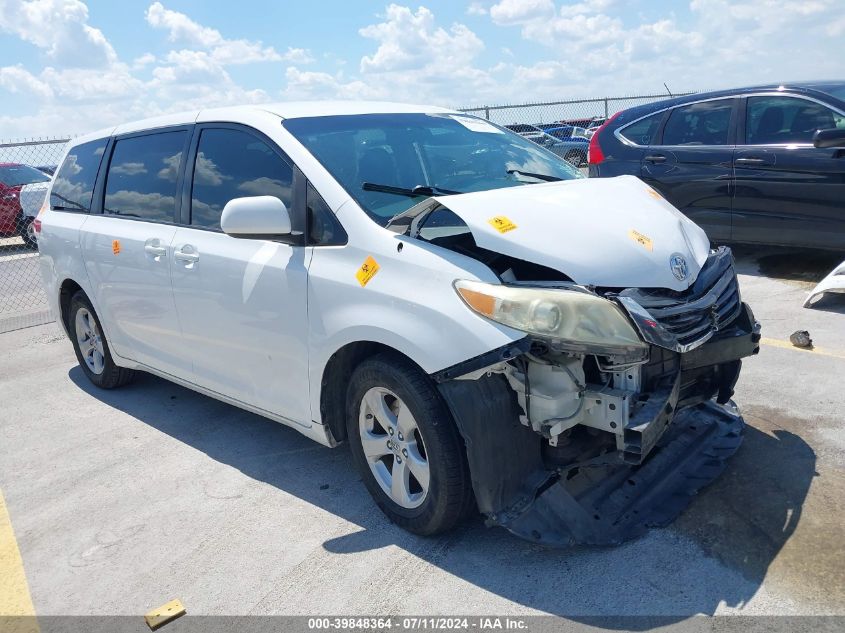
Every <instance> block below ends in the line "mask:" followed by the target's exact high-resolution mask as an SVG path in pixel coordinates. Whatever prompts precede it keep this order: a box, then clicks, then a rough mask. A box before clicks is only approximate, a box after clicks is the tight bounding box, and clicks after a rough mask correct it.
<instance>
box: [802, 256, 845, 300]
mask: <svg viewBox="0 0 845 633" xmlns="http://www.w3.org/2000/svg"><path fill="white" fill-rule="evenodd" d="M826 292H845V262H842V263H841V264H839V266H837V267H836V268H834V269H833V270H832V271H831V272H830V274H829V275H828V276H827V277H825V278H824V279H822V280H821V281H820V282H819V283H818V285H817V286H816V287H815V288H813V289H812V290H811V291H810V294H808V295H807V299H806V300H805V301H804V307H805V308H809V307H811V306H812V305H813V304H814V303H815V302H816V301H818V300H819V299H821V297H822V295H824V293H826Z"/></svg>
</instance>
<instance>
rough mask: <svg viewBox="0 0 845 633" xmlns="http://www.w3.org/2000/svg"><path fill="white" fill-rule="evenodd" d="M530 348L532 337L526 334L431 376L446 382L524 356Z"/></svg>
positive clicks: (437, 380) (436, 380) (438, 380)
mask: <svg viewBox="0 0 845 633" xmlns="http://www.w3.org/2000/svg"><path fill="white" fill-rule="evenodd" d="M529 349H531V339H530V338H529V337H528V336H526V337H525V338H521V339H519V340H518V341H514V342H513V343H508V344H507V345H502V346H501V347H497V348H496V349H491V350H490V351H489V352H485V353H484V354H481V355H479V356H476V357H474V358H470V359H469V360H465V361H462V362H460V363H457V364H455V365H452V366H451V367H447V368H446V369H441V370H440V371H437V372H434V373H433V374H431V378H432V379H433V380H434V381H435V382H437V383H441V382H446V381H447V380H452V379H453V378H458V377H460V376H463V375H465V374H469V373H471V372H474V371H478V370H479V369H484V368H485V367H489V366H490V365H495V364H496V363H501V362H504V361H508V360H511V359H514V358H516V357H517V356H522V355H523V354H525V353H526V352H527V351H528V350H529Z"/></svg>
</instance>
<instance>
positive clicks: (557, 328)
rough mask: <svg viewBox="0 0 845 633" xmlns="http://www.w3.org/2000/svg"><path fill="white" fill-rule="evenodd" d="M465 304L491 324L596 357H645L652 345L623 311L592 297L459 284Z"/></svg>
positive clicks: (563, 291)
mask: <svg viewBox="0 0 845 633" xmlns="http://www.w3.org/2000/svg"><path fill="white" fill-rule="evenodd" d="M455 290H457V292H458V294H459V295H460V297H461V299H463V300H464V303H466V304H467V305H468V306H469V307H470V308H471V309H472V310H474V311H475V312H477V313H478V314H480V315H481V316H484V317H486V318H488V319H490V320H491V321H496V322H497V323H501V324H503V325H507V326H509V327H512V328H515V329H517V330H522V331H523V332H528V333H529V334H533V335H535V336H538V337H542V338H546V339H550V340H552V341H553V342H554V343H555V344H556V345H555V346H556V347H559V348H561V349H569V350H572V351H583V352H589V353H594V354H607V355H612V354H629V353H632V352H642V351H644V350H645V349H646V344H645V343H644V342H643V341H642V339H640V337H639V336H638V335H637V332H636V330H635V329H634V326H633V325H631V323H630V321H628V319H627V317H626V316H625V315H624V313H623V312H622V310H621V309H620V308H619V307H618V306H617V305H616V304H614V303H612V302H610V301H608V300H607V299H602V298H601V297H597V296H596V295H594V294H590V293H589V292H584V291H580V290H567V289H558V288H554V289H543V288H517V287H514V286H500V285H496V284H486V283H481V282H478V281H464V280H460V279H459V280H457V281H455Z"/></svg>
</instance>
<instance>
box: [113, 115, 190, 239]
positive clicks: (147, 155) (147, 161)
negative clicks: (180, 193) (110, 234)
mask: <svg viewBox="0 0 845 633" xmlns="http://www.w3.org/2000/svg"><path fill="white" fill-rule="evenodd" d="M186 134H187V133H186V132H184V131H178V132H158V133H155V134H147V135H144V136H133V137H130V138H124V139H120V140H119V141H117V142H116V143H115V145H114V151H113V152H112V157H111V162H110V163H109V170H108V173H107V176H106V197H105V201H104V203H103V209H104V211H105V212H106V213H110V214H113V215H122V216H126V217H130V218H139V219H142V220H152V221H156V222H173V220H174V215H175V213H176V180H177V178H178V176H179V170H180V168H181V164H182V153H183V147H184V145H185V140H186V139H185V135H186Z"/></svg>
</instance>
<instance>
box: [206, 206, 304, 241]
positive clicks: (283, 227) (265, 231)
mask: <svg viewBox="0 0 845 633" xmlns="http://www.w3.org/2000/svg"><path fill="white" fill-rule="evenodd" d="M220 228H221V229H223V232H224V233H226V234H227V235H231V236H232V237H242V238H247V239H263V240H272V239H281V240H282V241H285V242H288V243H292V242H293V241H294V240H293V239H292V238H293V237H296V236H298V235H301V234H300V233H299V232H296V233H294V232H292V231H291V226H290V214H289V213H288V209H287V207H286V206H285V203H284V202H282V201H281V200H279V199H278V198H277V197H275V196H250V197H247V198H233V199H232V200H229V202H227V203H226V206H225V207H223V213H222V215H221V216H220Z"/></svg>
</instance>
